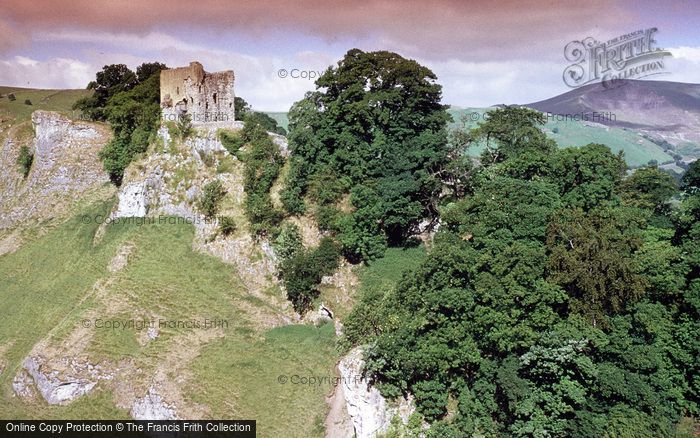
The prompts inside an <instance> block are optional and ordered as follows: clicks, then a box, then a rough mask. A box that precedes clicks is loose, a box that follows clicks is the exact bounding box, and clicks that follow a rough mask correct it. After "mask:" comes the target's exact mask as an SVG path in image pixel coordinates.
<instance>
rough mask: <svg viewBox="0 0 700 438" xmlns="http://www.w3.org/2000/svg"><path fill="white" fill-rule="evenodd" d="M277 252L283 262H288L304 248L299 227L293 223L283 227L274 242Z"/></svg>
mask: <svg viewBox="0 0 700 438" xmlns="http://www.w3.org/2000/svg"><path fill="white" fill-rule="evenodd" d="M273 245H274V248H275V252H276V253H277V255H278V256H279V258H280V259H281V260H283V261H284V260H287V259H289V258H291V257H292V256H294V254H296V253H297V252H298V251H299V250H300V249H302V248H303V245H302V238H301V232H300V231H299V227H298V226H297V225H296V224H293V223H286V224H284V225H283V226H282V229H281V230H280V233H279V235H278V236H277V238H276V239H275V242H274V244H273Z"/></svg>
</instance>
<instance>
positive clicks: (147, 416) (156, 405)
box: [131, 387, 179, 420]
mask: <svg viewBox="0 0 700 438" xmlns="http://www.w3.org/2000/svg"><path fill="white" fill-rule="evenodd" d="M131 417H132V418H133V419H134V420H178V419H179V417H178V416H177V413H176V412H175V408H174V407H173V406H170V405H169V404H167V403H166V402H165V400H163V397H161V396H160V395H158V392H157V391H156V389H155V388H153V387H151V388H149V389H148V394H146V395H145V396H144V397H142V398H139V399H136V401H135V402H134V405H133V406H132V408H131Z"/></svg>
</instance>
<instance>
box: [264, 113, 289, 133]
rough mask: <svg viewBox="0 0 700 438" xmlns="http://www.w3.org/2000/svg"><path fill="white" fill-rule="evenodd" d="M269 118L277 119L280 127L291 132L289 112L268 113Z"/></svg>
mask: <svg viewBox="0 0 700 438" xmlns="http://www.w3.org/2000/svg"><path fill="white" fill-rule="evenodd" d="M265 114H267V115H268V116H270V117H272V118H273V119H275V121H276V122H277V124H278V125H280V126H281V127H283V128H284V129H285V130H287V131H289V117H288V116H287V115H288V113H287V112H266V113H265Z"/></svg>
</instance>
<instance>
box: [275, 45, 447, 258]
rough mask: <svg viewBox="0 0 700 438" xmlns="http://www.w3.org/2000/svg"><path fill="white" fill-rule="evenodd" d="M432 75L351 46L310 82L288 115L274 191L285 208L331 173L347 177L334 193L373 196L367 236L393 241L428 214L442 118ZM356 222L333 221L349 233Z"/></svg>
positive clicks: (442, 157) (440, 153)
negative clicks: (287, 157)
mask: <svg viewBox="0 0 700 438" xmlns="http://www.w3.org/2000/svg"><path fill="white" fill-rule="evenodd" d="M435 80H436V77H435V75H434V73H433V72H432V71H430V70H429V69H427V68H426V67H424V66H421V65H420V64H418V63H417V62H415V61H412V60H408V59H405V58H403V57H401V56H399V55H397V54H395V53H391V52H383V51H382V52H363V51H361V50H358V49H353V50H350V51H349V52H348V53H347V54H346V55H345V57H344V58H343V59H342V60H341V61H340V62H339V63H338V66H337V67H335V68H330V69H328V70H327V71H326V72H325V73H324V74H323V75H322V76H321V77H320V78H319V79H318V80H317V81H316V87H317V91H315V92H311V93H308V94H307V95H306V97H305V98H304V100H302V101H300V102H297V103H296V104H295V105H294V106H293V107H292V110H291V111H290V114H289V116H290V133H289V141H290V149H291V151H292V165H291V169H290V176H289V178H288V181H287V182H288V184H287V188H286V189H285V192H286V193H284V194H283V195H282V199H283V201H284V203H285V206H286V207H287V208H288V211H290V212H294V213H296V212H299V211H301V210H303V206H302V205H300V204H299V202H294V201H293V200H294V199H295V198H296V199H299V198H301V197H303V196H304V195H306V194H307V189H308V183H309V181H310V180H311V179H312V178H313V176H314V175H317V174H334V175H342V176H343V177H344V178H346V179H347V184H345V185H343V186H341V187H343V188H342V191H343V192H342V193H341V194H348V193H350V192H352V191H353V189H354V187H355V186H358V185H363V186H365V187H367V188H368V189H369V190H371V191H373V192H374V193H376V195H377V196H378V197H379V199H381V203H380V205H381V208H382V211H381V212H380V213H381V214H379V215H378V217H379V223H377V224H376V226H374V225H372V226H370V227H364V226H363V228H362V229H363V233H369V235H368V236H367V238H369V237H370V236H372V237H371V239H369V240H372V241H375V240H376V241H379V240H386V241H389V242H390V243H401V242H403V241H404V240H405V239H406V238H407V237H408V236H409V235H410V234H411V233H412V232H413V229H414V227H415V225H416V224H417V223H418V221H419V220H421V219H422V218H423V217H430V216H433V215H435V214H436V212H435V211H434V210H433V209H432V207H433V206H434V205H435V202H434V200H435V199H436V197H437V196H438V195H439V193H440V184H439V178H438V176H437V174H438V172H439V170H440V169H441V168H442V167H443V166H445V165H446V164H447V159H448V157H447V151H446V148H445V145H446V143H447V130H446V126H447V122H448V120H449V119H450V116H449V115H448V114H447V111H446V108H445V107H444V106H443V105H442V104H441V103H440V98H441V87H440V85H438V84H436V83H435ZM312 201H314V200H313V199H312ZM358 202H361V201H359V200H358ZM355 206H356V208H358V209H361V208H363V207H365V205H359V204H355ZM359 220H360V218H357V217H355V218H354V219H345V218H339V221H343V223H344V226H343V227H342V228H343V230H348V231H350V232H352V233H354V234H358V233H357V231H358V228H357V226H355V225H352V223H355V224H357V223H358V222H359ZM341 233H342V231H341ZM363 239H364V238H363ZM340 240H341V241H344V242H345V241H347V240H348V239H344V238H343V237H340ZM349 240H351V241H353V242H357V240H356V239H349ZM373 246H375V247H376V245H373ZM358 248H359V247H358V246H357V245H352V246H351V247H346V252H352V251H355V249H358ZM371 253H372V256H375V255H376V254H377V253H376V252H374V251H372V252H371ZM369 254H370V252H367V251H365V252H364V254H361V253H356V254H355V256H357V257H365V256H367V255H369ZM378 254H381V252H379V253H378Z"/></svg>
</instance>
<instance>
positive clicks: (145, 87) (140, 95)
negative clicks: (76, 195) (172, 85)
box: [81, 63, 163, 185]
mask: <svg viewBox="0 0 700 438" xmlns="http://www.w3.org/2000/svg"><path fill="white" fill-rule="evenodd" d="M107 67H110V68H107ZM157 67H163V64H160V63H150V64H143V65H142V66H140V67H139V68H138V69H137V71H139V72H140V76H141V77H144V75H145V74H146V72H150V76H148V77H147V78H146V79H144V80H143V81H142V82H140V83H138V84H137V85H136V83H137V80H136V75H135V74H134V73H133V72H125V71H124V70H123V69H122V68H121V67H120V68H117V69H115V68H112V67H111V66H106V67H105V69H104V70H103V72H101V73H103V74H102V75H101V74H100V73H98V75H97V77H98V79H97V81H102V82H105V81H106V80H107V79H106V77H108V78H111V79H110V80H112V81H116V77H119V75H118V73H120V72H121V73H122V76H121V77H122V80H124V81H128V82H127V83H117V84H116V85H112V86H111V87H110V88H105V87H106V86H100V90H101V91H100V92H98V91H97V90H96V91H95V94H94V95H93V96H92V97H90V98H88V99H93V98H94V99H96V100H95V101H94V102H92V103H85V104H84V105H83V106H82V107H81V108H83V109H84V110H87V111H95V112H96V114H97V113H99V115H100V117H101V120H106V121H108V122H109V124H110V126H111V128H112V132H113V133H114V137H113V139H112V140H111V141H110V142H109V143H108V144H107V145H106V146H105V147H104V148H103V149H102V150H101V151H100V158H101V159H102V162H103V165H104V168H105V170H106V171H107V173H109V176H110V179H111V180H112V181H113V182H114V183H115V184H117V185H119V184H121V182H122V178H123V177H124V170H125V169H126V168H127V166H128V165H129V163H131V161H133V160H134V158H135V157H136V156H137V155H138V154H141V153H144V152H145V151H146V149H147V148H148V144H149V143H150V142H151V141H153V140H154V138H155V133H156V130H157V128H158V126H159V123H160V104H159V102H160V74H159V70H156V68H157ZM115 70H116V71H115ZM107 72H109V74H107ZM97 81H96V82H97ZM124 89H127V90H126V91H122V90H124ZM103 98H104V99H107V100H106V101H105V103H101V102H102V99H103ZM81 105H82V104H81ZM91 105H94V106H91Z"/></svg>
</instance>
